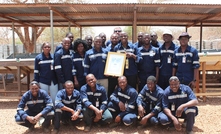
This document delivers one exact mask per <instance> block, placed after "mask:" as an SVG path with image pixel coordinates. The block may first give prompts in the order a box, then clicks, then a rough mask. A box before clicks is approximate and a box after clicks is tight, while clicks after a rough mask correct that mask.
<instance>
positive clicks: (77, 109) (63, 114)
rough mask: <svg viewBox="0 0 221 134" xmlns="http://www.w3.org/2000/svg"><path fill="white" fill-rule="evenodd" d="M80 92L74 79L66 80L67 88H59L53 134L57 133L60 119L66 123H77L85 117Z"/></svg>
mask: <svg viewBox="0 0 221 134" xmlns="http://www.w3.org/2000/svg"><path fill="white" fill-rule="evenodd" d="M81 109H82V105H81V98H80V92H79V91H78V90H76V89H74V84H73V82H72V81H66V82H65V89H62V90H59V91H58V93H57V96H56V99H55V120H54V131H53V134H57V133H58V131H59V128H60V121H61V120H62V122H63V123H64V124H67V125H68V124H76V123H78V122H79V121H80V118H83V115H82V114H81Z"/></svg>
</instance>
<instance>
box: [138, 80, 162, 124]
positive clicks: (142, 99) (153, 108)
mask: <svg viewBox="0 0 221 134" xmlns="http://www.w3.org/2000/svg"><path fill="white" fill-rule="evenodd" d="M163 92H164V91H163V89H162V88H161V87H159V86H158V85H157V81H156V77H154V76H149V77H148V78H147V80H146V85H145V86H144V87H143V89H142V90H141V91H140V93H139V94H138V97H137V106H138V119H139V118H141V121H140V124H141V127H145V126H147V125H148V124H152V125H157V124H158V113H160V112H161V110H162V105H161V104H162V103H161V102H162V97H163Z"/></svg>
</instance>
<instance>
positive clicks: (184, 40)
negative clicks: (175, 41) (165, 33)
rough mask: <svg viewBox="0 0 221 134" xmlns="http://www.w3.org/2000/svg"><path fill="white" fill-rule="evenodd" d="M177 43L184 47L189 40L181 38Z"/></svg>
mask: <svg viewBox="0 0 221 134" xmlns="http://www.w3.org/2000/svg"><path fill="white" fill-rule="evenodd" d="M179 41H180V45H181V46H186V45H188V42H189V38H188V37H181V38H180V39H179Z"/></svg>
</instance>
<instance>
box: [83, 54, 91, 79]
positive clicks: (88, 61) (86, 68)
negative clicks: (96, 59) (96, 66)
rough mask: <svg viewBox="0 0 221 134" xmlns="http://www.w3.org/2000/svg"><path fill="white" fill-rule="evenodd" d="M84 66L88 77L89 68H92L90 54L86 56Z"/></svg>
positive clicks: (85, 74)
mask: <svg viewBox="0 0 221 134" xmlns="http://www.w3.org/2000/svg"><path fill="white" fill-rule="evenodd" d="M83 66H84V76H87V75H88V74H89V68H90V59H89V55H88V53H86V54H85V58H84V65H83Z"/></svg>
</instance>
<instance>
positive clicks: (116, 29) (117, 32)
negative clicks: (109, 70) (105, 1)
mask: <svg viewBox="0 0 221 134" xmlns="http://www.w3.org/2000/svg"><path fill="white" fill-rule="evenodd" d="M121 32H122V29H121V28H120V27H115V28H114V33H115V34H117V35H118V37H119V41H118V43H120V34H121ZM110 43H111V41H110V40H108V41H107V42H106V46H109V44H110Z"/></svg>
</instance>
